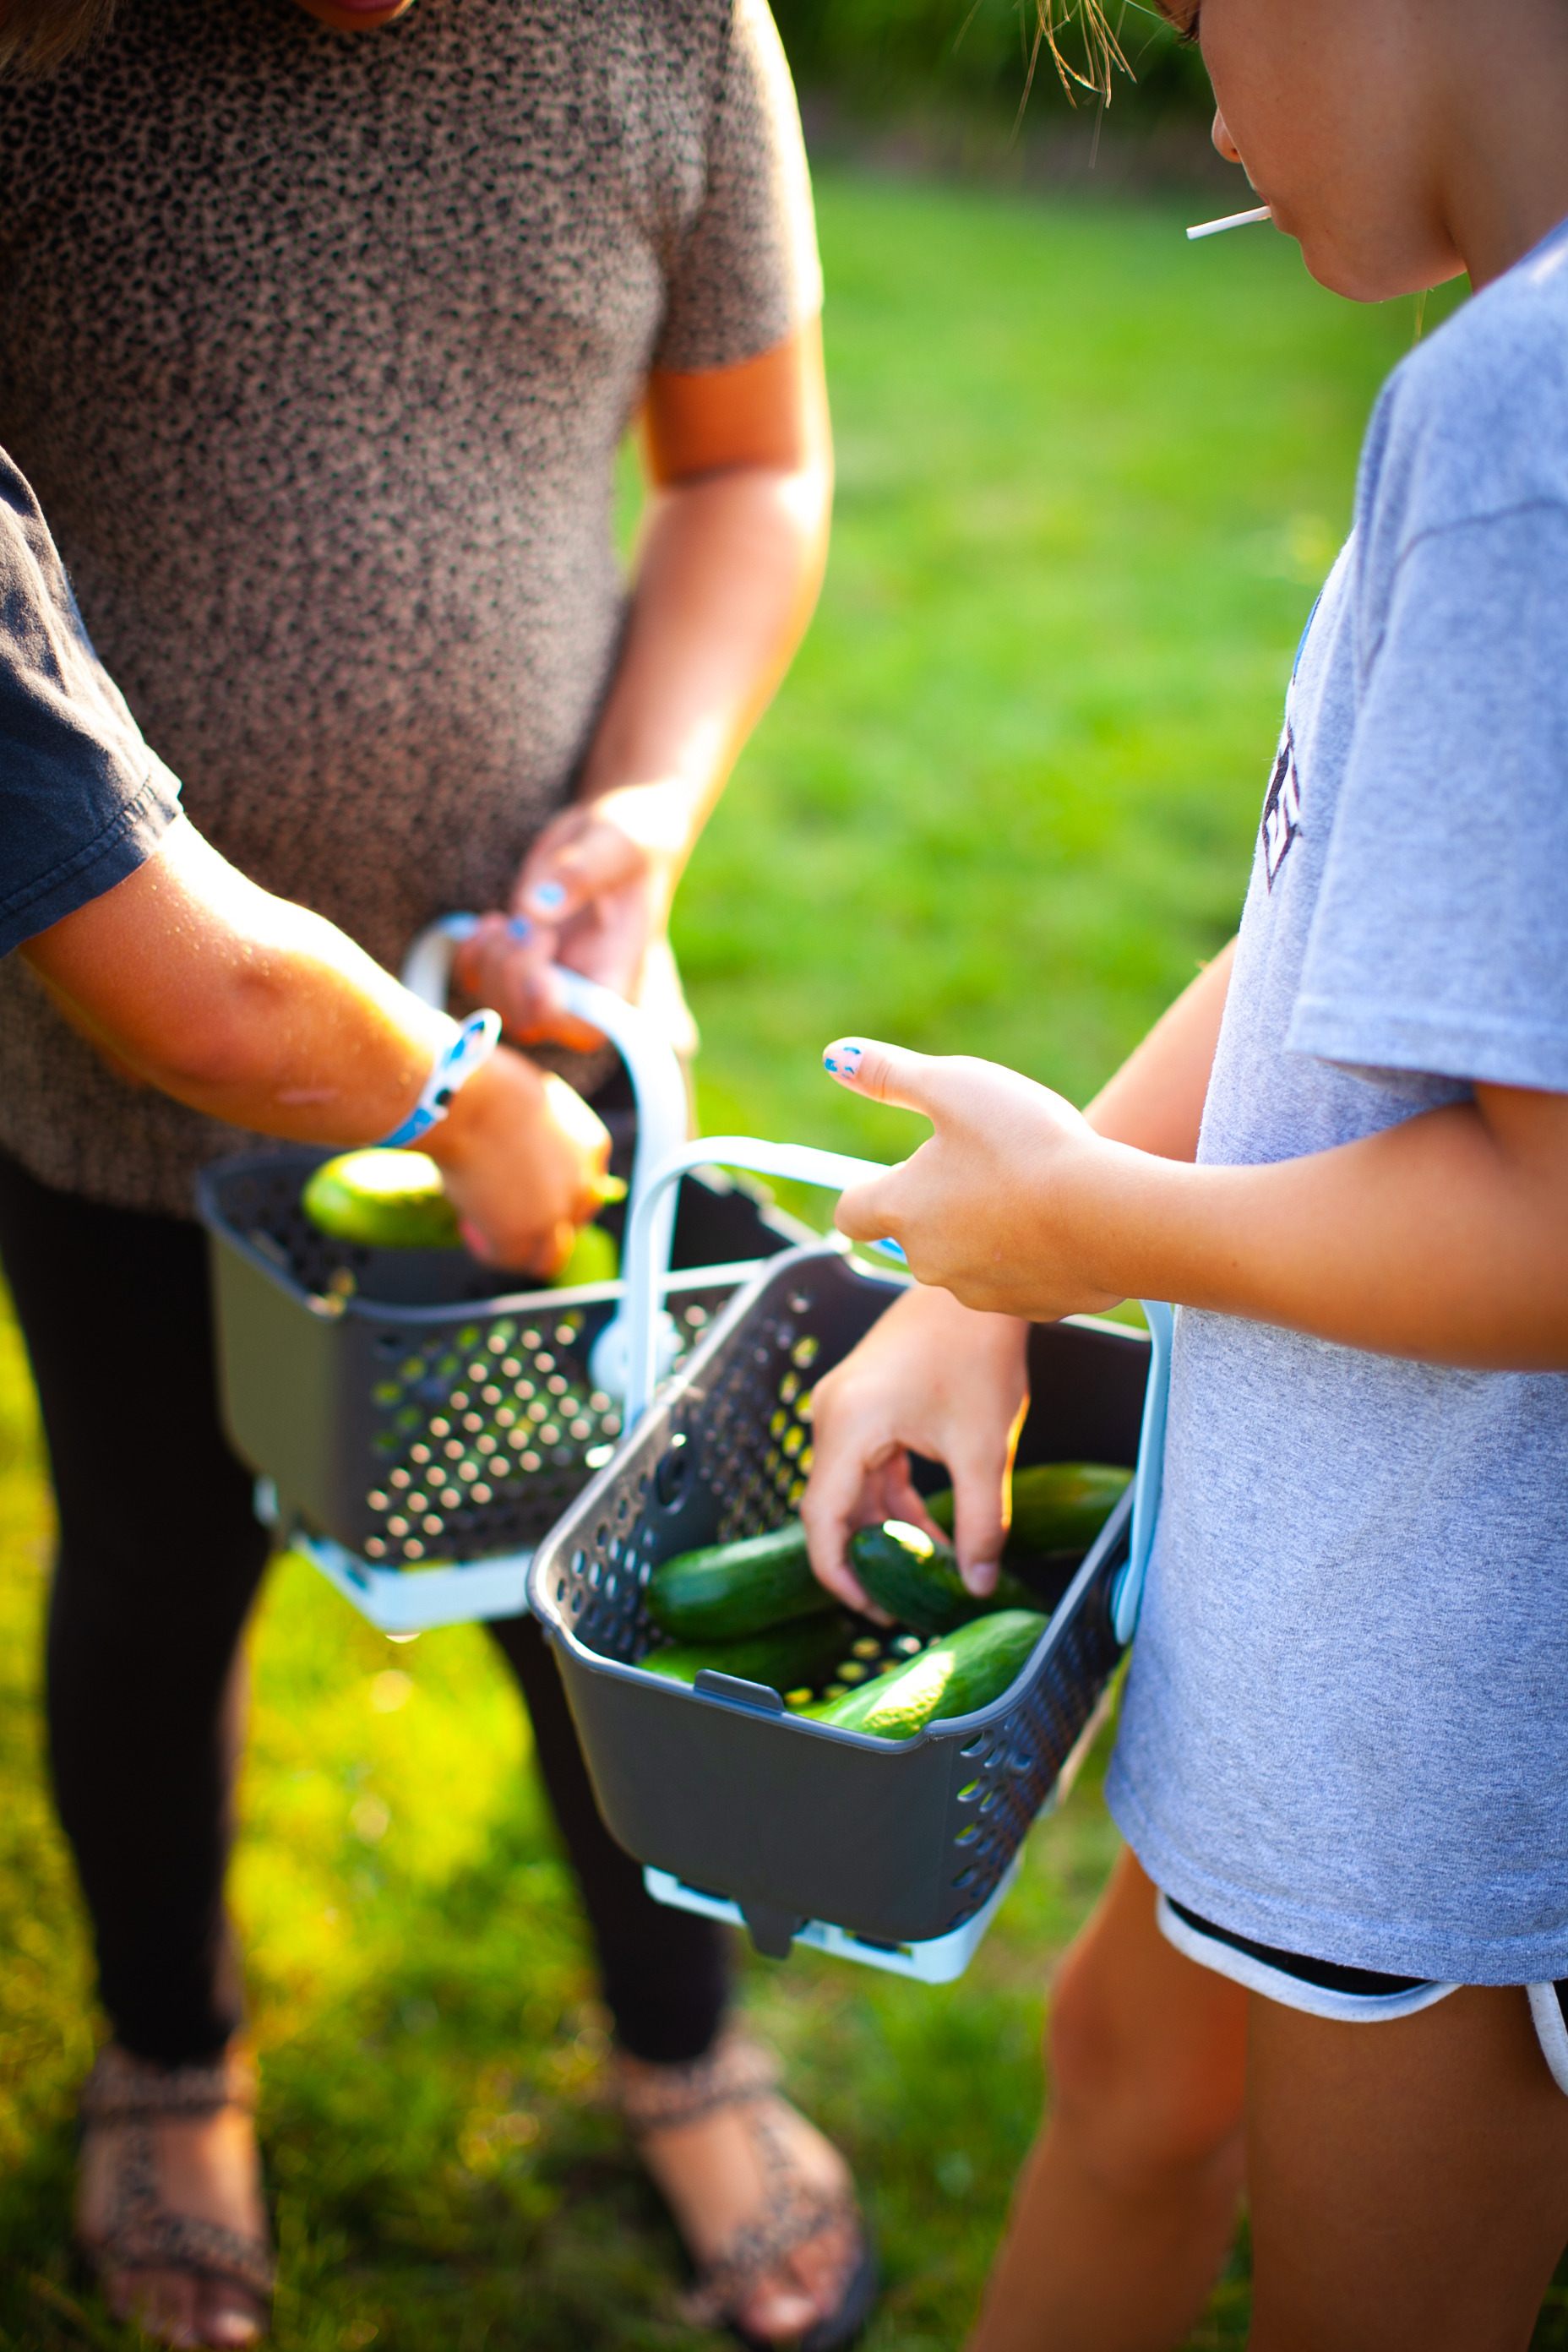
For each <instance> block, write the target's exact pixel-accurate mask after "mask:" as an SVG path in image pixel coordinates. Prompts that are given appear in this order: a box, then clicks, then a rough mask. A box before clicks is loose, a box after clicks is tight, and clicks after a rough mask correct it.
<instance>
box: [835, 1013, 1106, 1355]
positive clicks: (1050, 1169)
mask: <svg viewBox="0 0 1568 2352" xmlns="http://www.w3.org/2000/svg"><path fill="white" fill-rule="evenodd" d="M823 1060H824V1063H825V1066H826V1068H827V1069H828V1071H829V1072H830V1073H831V1074H832V1075H833V1076H835V1077H836V1078H837V1080H838V1082H839V1084H840V1085H841V1086H845V1087H852V1088H853V1089H854V1091H855V1092H856V1093H857V1094H861V1095H868V1096H870V1097H871V1098H872V1100H873V1101H875V1102H890V1103H899V1104H901V1105H902V1106H903V1107H904V1108H906V1109H908V1110H918V1111H922V1112H923V1113H924V1114H925V1116H926V1117H927V1118H929V1119H930V1120H931V1124H932V1125H933V1127H934V1128H935V1129H936V1132H935V1134H934V1135H932V1136H931V1138H930V1139H929V1140H928V1141H927V1142H925V1143H922V1144H921V1147H920V1149H919V1150H917V1151H916V1152H915V1153H914V1154H913V1155H912V1157H911V1158H910V1159H908V1160H904V1161H903V1162H902V1163H901V1164H900V1166H899V1167H897V1168H892V1169H889V1171H888V1173H887V1174H886V1175H885V1176H879V1177H877V1178H875V1179H873V1180H871V1181H868V1182H866V1183H864V1184H854V1185H851V1186H850V1188H849V1190H848V1191H847V1192H846V1193H845V1194H844V1196H843V1198H842V1199H841V1200H840V1202H839V1203H838V1212H837V1218H836V1220H835V1222H836V1223H837V1225H838V1228H839V1230H840V1232H841V1233H846V1234H848V1235H849V1236H850V1238H851V1240H854V1241H876V1240H879V1239H880V1238H881V1236H882V1235H884V1234H891V1235H892V1237H893V1239H894V1240H895V1241H896V1242H897V1243H898V1244H900V1248H901V1249H902V1250H903V1252H904V1255H905V1256H906V1257H907V1258H908V1260H909V1263H910V1272H911V1273H912V1274H913V1275H914V1276H915V1277H916V1279H917V1280H918V1281H920V1282H923V1283H933V1284H936V1283H940V1284H941V1286H942V1288H943V1289H944V1290H951V1291H952V1294H953V1296H954V1297H955V1298H957V1299H959V1300H961V1301H962V1303H963V1305H964V1306H965V1307H974V1308H977V1309H979V1310H980V1311H982V1312H985V1313H992V1314H1004V1315H1023V1316H1026V1317H1027V1318H1029V1319H1030V1320H1031V1321H1032V1322H1037V1323H1050V1322H1055V1321H1056V1320H1057V1318H1058V1317H1059V1316H1063V1315H1075V1314H1085V1313H1089V1314H1092V1313H1094V1312H1096V1311H1097V1310H1099V1309H1100V1308H1103V1307H1114V1306H1116V1305H1117V1303H1118V1302H1119V1300H1120V1299H1121V1298H1122V1297H1124V1296H1125V1295H1126V1294H1125V1292H1123V1291H1121V1290H1116V1289H1110V1288H1108V1287H1107V1286H1106V1282H1105V1278H1104V1276H1103V1275H1102V1274H1101V1273H1100V1270H1099V1268H1098V1266H1097V1264H1096V1255H1097V1253H1096V1246H1095V1244H1096V1240H1097V1213H1096V1212H1097V1202H1098V1197H1099V1194H1100V1190H1101V1188H1102V1187H1103V1186H1104V1185H1105V1184H1106V1182H1107V1181H1108V1179H1109V1178H1110V1173H1111V1163H1112V1161H1113V1160H1117V1159H1118V1158H1120V1157H1121V1152H1120V1149H1119V1147H1118V1146H1116V1145H1114V1144H1110V1143H1107V1142H1104V1141H1102V1140H1101V1139H1100V1137H1099V1136H1097V1135H1096V1133H1095V1132H1094V1129H1092V1128H1091V1127H1090V1126H1089V1122H1088V1120H1087V1119H1086V1118H1084V1116H1083V1114H1082V1112H1081V1111H1078V1110H1075V1109H1074V1108H1073V1107H1072V1105H1071V1103H1069V1102H1068V1101H1066V1100H1064V1098H1063V1097H1061V1096H1060V1095H1056V1094H1052V1092H1051V1091H1050V1088H1049V1087H1041V1086H1037V1085H1036V1084H1035V1082H1034V1080H1033V1079H1032V1078H1025V1077H1020V1076H1018V1074H1017V1072H1016V1070H1005V1069H1002V1068H1001V1067H999V1066H998V1065H997V1064H996V1063H994V1062H979V1061H974V1060H972V1059H971V1058H970V1057H969V1056H968V1055H954V1056H953V1057H952V1058H951V1059H948V1060H937V1059H935V1058H934V1057H933V1056H931V1055H927V1054H911V1053H908V1052H906V1051H905V1050H904V1048H903V1047H902V1046H899V1045H866V1044H862V1043H860V1042H859V1041H858V1040H855V1039H840V1040H839V1042H838V1043H837V1044H836V1045H830V1046H829V1047H828V1049H827V1051H826V1054H825V1055H824V1056H823Z"/></svg>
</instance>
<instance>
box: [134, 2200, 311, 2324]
mask: <svg viewBox="0 0 1568 2352" xmlns="http://www.w3.org/2000/svg"><path fill="white" fill-rule="evenodd" d="M91 2252H92V2257H93V2260H94V2262H95V2263H97V2265H98V2268H99V2271H100V2274H101V2275H102V2276H104V2277H106V2278H107V2277H109V2276H110V2274H111V2273H114V2272H117V2271H159V2270H171V2271H184V2272H185V2273H187V2274H189V2275H192V2276H195V2277H196V2278H203V2279H216V2280H220V2281H221V2282H222V2283H223V2284H226V2285H229V2286H237V2287H242V2288H243V2289H244V2290H245V2292H246V2293H247V2294H253V2295H255V2296H256V2297H257V2299H258V2302H261V2303H268V2302H270V2300H271V2297H272V2291H273V2289H274V2287H275V2286H276V2284H277V2283H278V2266H277V2264H276V2263H274V2261H273V2259H272V2255H271V2252H270V2250H269V2249H268V2246H267V2245H266V2243H265V2242H263V2241H262V2240H261V2239H259V2238H247V2237H245V2236H243V2235H242V2233H241V2232H240V2231H238V2230H230V2229H226V2228H225V2226H224V2225H223V2223H222V2222H220V2221H197V2220H196V2219H195V2216H194V2215H192V2214H189V2213H171V2212H168V2211H166V2210H164V2208H163V2207H162V2206H159V2207H158V2208H156V2209H155V2210H153V2211H151V2212H148V2211H140V2212H137V2213H136V2214H135V2215H134V2216H132V2217H130V2218H128V2219H127V2220H125V2221H122V2222H121V2225H120V2227H119V2228H118V2229H115V2230H112V2231H110V2234H109V2235H108V2237H107V2238H104V2239H102V2240H100V2242H98V2243H97V2244H96V2245H94V2246H93V2247H92V2249H91Z"/></svg>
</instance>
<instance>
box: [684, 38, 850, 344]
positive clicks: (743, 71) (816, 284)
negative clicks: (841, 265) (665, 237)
mask: <svg viewBox="0 0 1568 2352" xmlns="http://www.w3.org/2000/svg"><path fill="white" fill-rule="evenodd" d="M707 163H708V169H707V187H706V192H705V194H704V197H703V201H702V204H701V205H700V209H699V211H698V214H697V216H696V219H695V220H694V221H693V223H692V225H691V226H690V227H689V230H688V232H687V234H686V236H685V237H684V238H683V239H682V241H681V244H680V247H679V250H678V251H677V253H676V255H675V257H674V260H673V266H672V268H671V272H670V281H669V287H668V299H667V304H666V310H665V320H664V328H663V331H662V333H661V335H660V337H659V341H658V349H657V351H656V352H655V353H654V359H653V364H654V365H655V367H660V368H668V369H670V370H672V371H673V372H675V373H678V374H686V373H695V372H696V371H698V370H700V369H702V368H721V367H733V366H736V365H737V364H738V363H739V362H741V361H742V360H750V359H756V358H758V357H760V355H761V354H762V353H763V352H767V351H772V350H773V347H774V346H775V345H776V344H778V343H782V342H783V341H784V339H785V338H786V336H789V335H791V334H793V333H794V332H795V330H796V329H797V328H798V327H799V326H801V325H802V324H803V322H804V321H805V320H807V319H809V318H812V317H814V316H815V315H816V312H817V311H818V310H820V309H821V307H822V268H821V265H820V263H819V261H818V259H817V254H816V221H815V218H814V216H813V213H812V205H811V177H810V173H809V172H808V170H807V167H806V161H805V141H804V140H803V139H802V137H801V130H800V110H799V108H798V107H797V106H796V104H795V89H794V85H793V84H792V83H791V80H790V75H789V67H788V66H787V64H786V63H785V61H784V48H783V46H782V44H781V42H780V40H779V37H778V32H777V29H776V27H775V26H774V24H773V17H772V16H771V15H770V13H769V11H768V8H767V5H766V0H733V5H732V10H731V19H730V24H729V27H728V37H727V40H726V42H725V46H724V53H723V64H722V69H721V78H720V85H719V91H718V98H717V102H716V104H715V107H714V110H713V116H712V121H711V125H710V136H709V145H708V158H707Z"/></svg>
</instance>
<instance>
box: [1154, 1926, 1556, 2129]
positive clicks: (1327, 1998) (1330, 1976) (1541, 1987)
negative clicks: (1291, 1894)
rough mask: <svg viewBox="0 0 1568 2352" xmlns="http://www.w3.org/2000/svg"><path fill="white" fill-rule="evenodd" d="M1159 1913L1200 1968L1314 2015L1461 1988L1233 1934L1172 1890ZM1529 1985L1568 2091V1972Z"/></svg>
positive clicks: (1403, 2013)
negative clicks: (1318, 1957)
mask: <svg viewBox="0 0 1568 2352" xmlns="http://www.w3.org/2000/svg"><path fill="white" fill-rule="evenodd" d="M1155 1916H1157V1918H1158V1919H1159V1922H1160V1932H1161V1934H1162V1935H1163V1937H1164V1938H1165V1940H1166V1942H1167V1943H1169V1944H1173V1945H1174V1946H1175V1948H1176V1949H1177V1951H1178V1952H1183V1953H1184V1954H1185V1955H1186V1957H1187V1958H1188V1959H1189V1960H1196V1961H1197V1963H1198V1965H1199V1966H1200V1968H1205V1969H1215V1970H1216V1971H1217V1972H1218V1974H1219V1975H1220V1976H1222V1977H1229V1978H1230V1979H1232V1981H1233V1982H1234V1983H1236V1984H1239V1985H1245V1986H1246V1987H1247V1990H1248V1992H1260V1993H1263V1994H1265V1995H1266V1996H1267V1997H1268V2000H1278V2001H1280V2002H1282V2003H1283V2004H1284V2006H1285V2007H1286V2008H1287V2009H1300V2010H1304V2011H1306V2013H1307V2015H1308V2016H1309V2017H1331V2018H1335V2019H1337V2020H1339V2021H1341V2022H1342V2023H1344V2024H1347V2025H1371V2024H1375V2023H1376V2022H1377V2021H1378V2020H1379V2019H1380V2018H1384V2017H1410V2016H1413V2015H1414V2013H1415V2011H1416V2010H1418V2009H1430V2008H1431V2007H1432V2005H1433V2003H1434V2002H1435V2001H1439V2000H1447V1997H1448V1995H1449V1994H1450V1993H1451V1992H1458V1990H1459V1988H1458V1985H1455V1984H1436V1983H1434V1982H1432V1981H1431V1980H1430V1979H1427V1978H1426V1977H1386V1976H1383V1975H1381V1974H1380V1973H1379V1971H1378V1970H1377V1969H1345V1968H1341V1967H1340V1966H1339V1965H1338V1963H1337V1962H1336V1961H1333V1960H1313V1959H1308V1958H1305V1957H1304V1955H1302V1954H1301V1953H1300V1952H1281V1951H1277V1950H1275V1949H1274V1948H1273V1947H1272V1946H1271V1945H1268V1944H1255V1943H1253V1942H1252V1941H1251V1939H1250V1938H1249V1937H1246V1936H1237V1935H1233V1934H1232V1933H1231V1930H1230V1929H1229V1928H1228V1927H1215V1924H1214V1922H1213V1921H1212V1920H1211V1919H1201V1918H1200V1917H1199V1916H1198V1915H1197V1913H1196V1912H1195V1911H1189V1910H1188V1909H1187V1907H1186V1906H1185V1905H1184V1904H1182V1903H1176V1902H1173V1900H1172V1898H1171V1896H1170V1895H1161V1897H1160V1900H1159V1904H1158V1906H1157V1909H1156V1915H1155ZM1524 1990H1525V1991H1526V1992H1527V1993H1528V1994H1529V1996H1530V2013H1531V2017H1532V2018H1533V2019H1534V2021H1535V2035H1536V2039H1537V2041H1538V2042H1540V2044H1541V2053H1542V2057H1543V2058H1544V2059H1545V2061H1546V2063H1547V2064H1548V2066H1549V2067H1550V2068H1551V2069H1552V2081H1553V2082H1554V2083H1555V2084H1556V2085H1557V2087H1558V2089H1559V2090H1560V2091H1562V2092H1563V2093H1564V2094H1568V1978H1563V1979H1562V1980H1561V1981H1560V1982H1558V1983H1556V1984H1532V1985H1526V1986H1525V1988H1524Z"/></svg>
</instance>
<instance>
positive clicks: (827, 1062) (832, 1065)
mask: <svg viewBox="0 0 1568 2352" xmlns="http://www.w3.org/2000/svg"><path fill="white" fill-rule="evenodd" d="M822 1066H823V1068H824V1069H825V1070H831V1071H832V1073H833V1075H834V1076H835V1077H837V1076H838V1065H837V1062H836V1061H835V1060H834V1058H833V1056H832V1055H831V1054H824V1055H823V1057H822Z"/></svg>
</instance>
